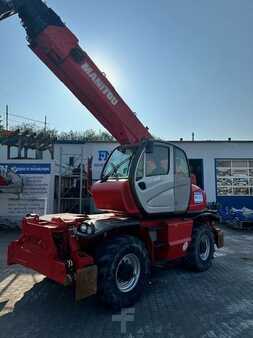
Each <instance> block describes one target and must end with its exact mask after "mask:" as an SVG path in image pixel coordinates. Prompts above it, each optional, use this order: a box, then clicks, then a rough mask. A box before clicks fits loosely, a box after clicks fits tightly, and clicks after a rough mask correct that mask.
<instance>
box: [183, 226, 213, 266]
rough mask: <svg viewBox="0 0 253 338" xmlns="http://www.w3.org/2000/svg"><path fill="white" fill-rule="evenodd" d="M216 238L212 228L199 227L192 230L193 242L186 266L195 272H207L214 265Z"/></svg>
mask: <svg viewBox="0 0 253 338" xmlns="http://www.w3.org/2000/svg"><path fill="white" fill-rule="evenodd" d="M213 255H214V237H213V232H212V229H211V228H210V226H208V225H205V224H203V225H199V226H195V227H194V228H193V230H192V241H191V244H190V246H189V249H188V254H187V256H186V258H185V263H186V266H187V267H189V268H190V269H192V270H195V271H200V272H201V271H206V270H208V269H209V268H210V267H211V265H212V259H213Z"/></svg>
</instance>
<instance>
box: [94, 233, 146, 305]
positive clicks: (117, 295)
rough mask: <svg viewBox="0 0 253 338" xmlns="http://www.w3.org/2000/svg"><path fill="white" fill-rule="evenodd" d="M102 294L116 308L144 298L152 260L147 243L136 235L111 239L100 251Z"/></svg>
mask: <svg viewBox="0 0 253 338" xmlns="http://www.w3.org/2000/svg"><path fill="white" fill-rule="evenodd" d="M97 265H98V296H99V298H100V300H102V302H103V303H105V304H107V305H109V306H110V307H112V308H114V309H120V308H123V307H129V306H132V305H133V304H134V303H136V301H137V300H138V299H139V298H140V296H141V294H142V291H143V289H144V286H145V283H146V281H147V278H148V275H149V271H150V263H149V255H148V252H147V249H146V248H145V246H144V244H143V243H142V242H141V241H140V240H139V239H138V238H135V237H132V236H120V237H116V238H113V239H112V240H109V241H108V242H107V243H105V245H103V246H102V247H100V248H99V249H98V252H97Z"/></svg>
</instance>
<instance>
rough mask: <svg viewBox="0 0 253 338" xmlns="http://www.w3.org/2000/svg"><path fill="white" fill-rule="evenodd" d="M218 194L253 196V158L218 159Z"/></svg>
mask: <svg viewBox="0 0 253 338" xmlns="http://www.w3.org/2000/svg"><path fill="white" fill-rule="evenodd" d="M216 176H217V196H253V160H244V159H238V160H232V159H231V160H217V161H216Z"/></svg>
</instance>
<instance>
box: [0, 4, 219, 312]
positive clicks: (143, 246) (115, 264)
mask: <svg viewBox="0 0 253 338" xmlns="http://www.w3.org/2000/svg"><path fill="white" fill-rule="evenodd" d="M13 14H18V16H19V17H20V19H21V22H22V24H23V26H24V28H25V30H26V33H27V40H28V42H29V47H30V48H31V50H32V51H33V52H34V53H35V54H36V55H37V56H38V57H39V58H40V59H41V60H42V62H44V63H45V64H46V65H47V66H48V68H49V69H51V71H52V72H54V74H55V75H56V76H57V77H58V78H59V79H60V80H61V81H62V82H63V83H64V84H65V85H66V86H67V87H68V88H69V89H70V90H71V91H72V92H73V94H74V95H75V96H76V97H77V98H78V99H79V100H80V101H81V102H82V103H83V105H84V106H86V107H87V109H88V110H89V111H90V112H91V113H92V114H93V115H94V116H95V117H96V118H97V120H98V121H99V122H100V123H101V124H102V125H103V126H104V127H105V128H106V129H107V130H108V131H109V132H110V133H111V134H112V135H113V136H114V137H115V138H116V139H117V141H118V142H119V143H120V146H118V147H117V148H116V149H115V150H114V151H113V152H112V153H111V155H110V157H109V159H108V160H107V162H106V164H105V166H104V168H103V171H102V174H101V179H100V181H99V182H97V183H96V184H94V185H93V187H92V194H93V198H94V200H95V203H96V207H97V208H98V209H101V210H103V211H104V213H103V214H99V215H96V214H94V215H72V214H58V215H46V216H42V217H39V216H38V215H33V214H31V215H27V217H26V218H25V219H24V220H23V222H22V235H21V237H20V239H18V240H17V241H14V242H12V243H11V244H10V245H9V248H8V264H21V265H24V266H26V267H28V268H32V269H34V270H36V271H38V272H39V273H41V274H43V275H45V276H47V277H48V278H49V279H52V280H54V281H56V282H58V283H61V284H64V285H70V284H72V285H74V286H75V289H76V298H77V299H81V298H84V297H87V296H89V295H92V294H95V293H97V294H98V296H99V297H100V299H101V300H102V301H103V302H104V303H105V304H107V305H109V306H111V307H112V308H117V309H119V308H122V307H128V306H131V305H133V304H134V303H135V302H136V301H137V300H138V298H139V297H140V295H141V294H142V291H143V289H144V287H145V284H146V282H147V280H148V278H149V275H150V270H151V266H152V265H155V264H157V263H159V264H161V263H162V262H167V261H171V260H176V259H179V258H182V259H183V260H184V263H185V265H186V266H187V267H189V268H191V269H194V270H195V271H205V270H207V269H208V268H210V266H211V264H212V259H213V256H214V250H215V244H216V246H217V247H218V248H220V247H222V246H223V232H222V231H221V230H220V229H219V227H218V225H219V217H218V215H216V214H215V213H214V212H211V211H209V210H208V208H207V201H206V195H205V192H204V191H202V190H201V189H200V188H199V187H197V186H195V185H193V184H192V183H191V178H190V172H189V166H188V160H187V157H186V154H185V152H184V151H183V150H182V149H180V148H178V147H177V146H175V145H173V144H170V143H167V142H162V141H157V140H155V139H153V138H152V136H151V134H150V133H149V131H148V129H147V128H145V127H144V126H143V125H142V123H141V122H140V121H139V120H138V118H137V117H136V115H135V114H134V113H133V112H132V111H131V109H130V108H129V107H128V106H127V104H126V103H125V102H124V101H123V99H122V98H121V97H120V96H119V94H118V93H117V92H116V90H115V89H114V88H113V86H112V85H111V83H110V82H109V81H108V79H107V78H106V77H105V76H104V75H103V73H102V72H101V71H100V70H99V69H98V68H97V66H96V65H95V64H94V63H93V61H92V60H91V58H90V57H89V56H88V55H87V54H86V52H85V51H83V50H82V49H81V47H80V46H79V44H78V39H77V38H76V37H75V36H74V35H73V33H71V31H70V30H69V29H68V28H67V27H66V25H65V24H64V23H63V22H62V20H61V19H60V17H59V16H58V15H57V14H56V13H55V12H54V11H53V10H52V9H50V8H49V7H47V5H46V4H45V3H44V2H43V1H41V0H13V1H6V0H1V1H0V18H1V19H4V18H6V17H9V16H11V15H13Z"/></svg>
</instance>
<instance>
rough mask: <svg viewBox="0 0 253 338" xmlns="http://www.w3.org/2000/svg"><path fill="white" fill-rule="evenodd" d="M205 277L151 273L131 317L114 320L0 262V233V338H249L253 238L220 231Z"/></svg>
mask: <svg viewBox="0 0 253 338" xmlns="http://www.w3.org/2000/svg"><path fill="white" fill-rule="evenodd" d="M225 234H226V247H225V248H224V249H222V250H220V251H219V252H217V253H216V259H215V260H214V264H213V267H212V268H211V270H209V271H207V272H205V273H201V274H199V273H191V272H188V271H185V270H184V269H183V268H182V267H180V266H176V267H172V266H170V267H167V268H163V269H158V268H156V269H155V270H154V273H153V278H152V285H151V286H150V287H149V288H148V289H147V290H146V293H145V295H144V297H143V298H142V300H141V301H140V302H139V303H138V304H137V305H136V306H135V307H134V308H132V309H127V310H126V311H125V312H122V313H120V314H113V313H111V312H110V311H109V310H107V309H105V308H103V307H102V306H101V305H99V304H98V303H97V301H96V298H95V297H91V298H89V299H87V300H84V301H82V302H80V303H75V302H74V300H73V294H72V291H71V289H65V288H64V287H62V286H60V285H57V284H54V283H52V282H50V281H48V280H46V279H44V278H43V276H41V275H39V274H36V273H34V272H32V271H30V270H27V269H23V268H21V267H19V266H13V267H7V266H6V263H5V254H6V248H7V245H8V243H9V242H10V241H11V240H12V239H15V238H16V237H17V236H18V234H17V233H15V232H4V231H0V337H1V338H2V337H4V338H5V337H10V338H14V337H62V338H63V337H94V338H97V337H104V338H105V337H121V336H125V337H155V336H157V337H177V338H178V337H194V338H196V337H208V338H214V337H253V232H240V231H236V230H228V229H225Z"/></svg>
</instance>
